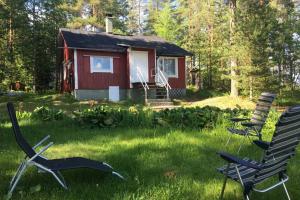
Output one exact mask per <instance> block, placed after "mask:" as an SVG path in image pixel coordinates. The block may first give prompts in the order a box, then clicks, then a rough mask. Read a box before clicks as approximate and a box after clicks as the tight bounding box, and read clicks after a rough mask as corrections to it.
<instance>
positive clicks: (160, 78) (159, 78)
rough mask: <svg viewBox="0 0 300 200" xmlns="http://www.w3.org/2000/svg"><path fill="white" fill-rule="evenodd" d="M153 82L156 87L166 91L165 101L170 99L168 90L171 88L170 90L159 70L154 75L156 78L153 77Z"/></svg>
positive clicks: (166, 80)
mask: <svg viewBox="0 0 300 200" xmlns="http://www.w3.org/2000/svg"><path fill="white" fill-rule="evenodd" d="M155 82H156V84H157V85H159V86H162V87H165V89H166V91H167V99H169V98H170V90H171V89H172V88H171V86H170V84H169V82H168V79H167V78H166V76H165V74H164V73H163V72H162V71H161V70H160V69H159V68H157V73H156V76H155Z"/></svg>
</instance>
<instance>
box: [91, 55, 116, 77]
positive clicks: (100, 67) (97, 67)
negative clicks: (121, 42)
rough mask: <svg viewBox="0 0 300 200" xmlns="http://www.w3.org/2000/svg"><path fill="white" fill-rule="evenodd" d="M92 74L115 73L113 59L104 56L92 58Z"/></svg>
mask: <svg viewBox="0 0 300 200" xmlns="http://www.w3.org/2000/svg"><path fill="white" fill-rule="evenodd" d="M90 63H91V73H94V72H108V73H113V58H112V57H104V56H91V57H90Z"/></svg>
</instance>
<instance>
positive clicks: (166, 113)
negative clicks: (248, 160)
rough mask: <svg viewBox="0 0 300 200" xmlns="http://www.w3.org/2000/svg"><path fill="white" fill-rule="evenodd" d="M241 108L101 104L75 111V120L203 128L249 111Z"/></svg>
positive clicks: (110, 124) (95, 123)
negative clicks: (156, 108) (155, 108)
mask: <svg viewBox="0 0 300 200" xmlns="http://www.w3.org/2000/svg"><path fill="white" fill-rule="evenodd" d="M248 113H249V111H247V110H241V109H233V110H231V109H225V110H221V109H220V108H217V107H209V106H206V107H203V108H200V107H195V108H177V109H166V110H161V111H158V112H155V111H152V110H150V109H141V108H138V107H134V106H132V107H129V109H124V108H115V107H108V106H97V107H94V108H90V109H85V110H82V111H76V112H74V115H75V120H76V121H78V122H80V123H81V124H83V125H91V126H96V127H100V128H104V127H117V126H118V127H156V126H162V127H172V128H190V129H201V128H206V127H213V126H214V125H215V124H216V123H218V122H219V121H220V120H224V119H225V120H226V119H229V118H231V117H234V116H237V115H247V114H248Z"/></svg>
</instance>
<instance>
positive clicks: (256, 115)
mask: <svg viewBox="0 0 300 200" xmlns="http://www.w3.org/2000/svg"><path fill="white" fill-rule="evenodd" d="M275 98H276V94H272V93H268V92H263V93H261V95H260V97H259V98H258V101H257V103H256V107H255V110H254V112H253V114H252V117H251V122H256V123H257V122H258V123H261V124H265V122H266V120H267V118H268V115H269V112H270V109H271V106H272V103H273V101H274V99H275ZM255 128H256V130H257V131H258V132H260V131H261V129H262V128H263V125H262V126H256V127H255Z"/></svg>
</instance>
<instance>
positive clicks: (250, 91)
mask: <svg viewBox="0 0 300 200" xmlns="http://www.w3.org/2000/svg"><path fill="white" fill-rule="evenodd" d="M249 98H250V100H252V99H253V77H252V76H250V78H249Z"/></svg>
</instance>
